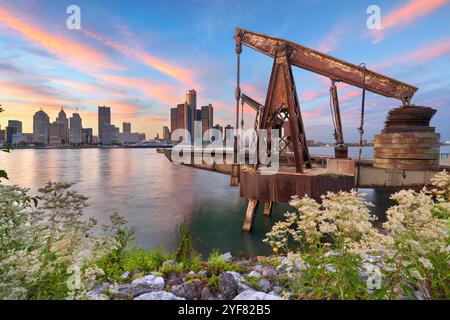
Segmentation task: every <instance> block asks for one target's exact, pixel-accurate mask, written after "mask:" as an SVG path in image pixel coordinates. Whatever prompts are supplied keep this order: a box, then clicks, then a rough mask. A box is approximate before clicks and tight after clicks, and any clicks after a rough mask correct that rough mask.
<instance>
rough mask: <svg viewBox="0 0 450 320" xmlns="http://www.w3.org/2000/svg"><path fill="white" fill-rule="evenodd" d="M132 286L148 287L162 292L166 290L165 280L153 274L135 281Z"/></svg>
mask: <svg viewBox="0 0 450 320" xmlns="http://www.w3.org/2000/svg"><path fill="white" fill-rule="evenodd" d="M131 284H132V285H140V284H143V285H147V286H151V287H152V288H154V290H155V291H159V290H162V289H163V288H164V278H163V277H160V276H155V275H153V274H149V275H147V276H144V277H142V278H139V279H136V280H134V281H133V282H132V283H131Z"/></svg>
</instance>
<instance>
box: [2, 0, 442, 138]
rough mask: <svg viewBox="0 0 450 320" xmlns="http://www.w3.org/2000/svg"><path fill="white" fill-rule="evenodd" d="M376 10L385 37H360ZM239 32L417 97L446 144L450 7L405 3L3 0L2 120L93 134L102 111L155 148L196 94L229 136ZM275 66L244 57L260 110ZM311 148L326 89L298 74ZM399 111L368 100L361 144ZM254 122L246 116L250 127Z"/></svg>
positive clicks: (325, 109)
mask: <svg viewBox="0 0 450 320" xmlns="http://www.w3.org/2000/svg"><path fill="white" fill-rule="evenodd" d="M71 4H76V5H78V6H79V7H80V8H81V30H69V29H67V28H66V19H67V17H68V15H67V14H66V8H67V7H68V6H69V5H71ZM370 4H376V5H378V6H379V7H380V9H381V26H382V29H381V30H380V31H377V32H373V31H371V30H369V29H368V28H367V27H366V20H367V18H368V16H369V15H368V14H367V13H366V9H367V7H368V6H369V5H370ZM236 27H241V28H244V29H248V30H252V31H256V32H260V33H265V34H269V35H272V36H276V37H281V38H285V39H288V40H291V41H294V42H297V43H299V44H302V45H304V46H307V47H311V48H314V49H317V50H319V51H323V52H326V53H328V54H331V55H333V56H336V57H338V58H341V59H344V60H348V61H350V62H352V63H354V64H359V63H361V62H364V63H366V64H367V66H368V68H369V69H372V70H374V71H377V72H380V73H383V74H386V75H388V76H391V77H394V78H396V79H398V80H401V81H404V82H407V83H410V84H412V85H415V86H417V87H419V91H418V92H417V94H416V96H415V97H414V99H413V103H415V104H417V105H426V106H431V107H434V108H436V109H437V110H438V113H437V115H436V116H435V118H434V119H433V122H432V123H433V125H434V126H436V127H437V131H438V132H440V133H441V136H442V139H443V140H450V126H448V123H449V119H450V108H449V103H450V96H449V88H450V77H449V76H450V63H449V62H450V34H449V30H450V5H449V1H448V0H427V1H425V0H409V1H408V0H401V1H375V2H374V1H345V2H343V1H319V0H307V1H270V0H266V1H250V0H248V1H244V0H242V1H237V0H234V1H217V0H216V1H215V0H210V1H200V0H191V1H119V0H110V1H93V0H91V1H76V0H69V1H65V0H61V1H50V0H48V1H45V0H41V1H37V0H24V1H20V2H19V1H16V2H11V1H7V0H0V71H1V72H0V104H2V105H3V107H4V108H5V109H6V112H5V113H4V114H2V116H1V118H0V125H2V127H4V126H5V125H6V121H7V119H18V120H22V121H23V122H24V130H25V131H31V130H32V129H31V128H32V116H33V114H34V112H36V111H37V110H39V108H43V109H44V110H45V111H46V112H47V113H48V114H49V115H50V117H51V118H52V119H54V118H55V117H56V114H57V112H58V111H59V109H60V108H61V106H64V108H65V109H66V110H67V113H68V114H69V115H70V114H71V113H72V112H75V110H76V109H78V112H79V113H80V114H81V116H82V118H83V126H84V127H93V128H94V131H96V130H97V114H96V111H97V105H108V106H110V107H111V108H112V120H113V122H114V123H115V124H116V125H120V124H121V122H122V121H125V120H128V121H131V122H132V124H133V127H134V130H135V131H142V132H145V133H147V134H148V135H149V136H150V137H153V136H155V135H156V133H157V132H158V133H160V134H161V132H162V130H161V129H162V126H163V125H168V124H169V108H170V107H173V106H174V105H175V104H176V103H181V102H183V101H184V94H185V91H186V90H188V89H191V88H195V89H196V90H197V92H198V102H199V104H200V105H204V104H208V103H212V104H213V105H214V106H215V114H214V116H215V120H214V122H215V123H220V124H222V125H226V124H228V123H231V124H234V122H235V120H234V118H233V116H234V85H235V60H236V57H235V52H234V41H233V33H234V30H235V28H236ZM271 66H272V60H271V59H270V58H269V57H266V56H264V55H262V54H260V53H257V52H254V51H253V50H251V49H249V48H244V51H243V53H242V68H241V73H242V84H243V85H242V90H243V92H246V93H247V94H248V95H250V96H252V97H254V98H256V99H257V100H259V101H260V102H264V99H265V95H266V92H265V91H266V90H267V85H268V81H269V76H270V70H271ZM294 76H295V80H296V85H297V90H298V94H299V98H300V104H301V110H302V112H303V114H304V122H305V128H306V133H307V136H308V138H309V139H314V140H322V141H332V139H333V137H332V130H331V118H330V112H329V97H328V86H329V80H328V79H326V78H323V77H320V76H317V75H314V74H312V73H310V72H308V71H305V70H300V69H296V70H295V71H294ZM339 95H340V98H341V104H342V117H343V123H344V130H345V131H344V135H345V137H346V139H347V140H348V141H355V140H356V139H357V130H356V128H357V126H358V122H359V108H360V99H361V97H360V95H361V92H360V89H358V88H353V87H350V86H347V87H345V86H344V87H342V88H341V89H340V90H339ZM398 105H399V102H398V101H396V100H393V99H389V98H385V97H380V96H377V95H375V94H368V95H367V116H366V119H367V122H366V138H367V139H369V140H370V139H371V138H372V136H373V135H374V134H376V133H377V132H379V131H380V130H381V129H382V127H383V122H384V120H385V117H386V113H387V111H388V110H389V109H390V108H393V107H397V106H398ZM252 121H253V114H252V112H251V111H250V110H246V124H247V125H250V124H251V122H252Z"/></svg>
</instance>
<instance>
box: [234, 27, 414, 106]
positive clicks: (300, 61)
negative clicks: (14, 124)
mask: <svg viewBox="0 0 450 320" xmlns="http://www.w3.org/2000/svg"><path fill="white" fill-rule="evenodd" d="M235 39H236V41H240V42H241V43H242V44H244V45H246V46H248V47H250V48H253V49H255V50H257V51H259V52H261V53H264V54H266V55H268V56H270V57H275V56H276V53H277V51H278V50H279V48H281V47H287V48H288V51H289V63H290V64H292V65H295V66H297V67H299V68H302V69H305V70H309V71H312V72H314V73H318V74H320V75H323V76H325V77H328V78H330V79H332V80H334V81H342V82H345V83H348V84H350V85H353V86H355V87H359V88H361V86H362V83H363V79H364V72H363V69H362V68H361V67H359V66H357V65H354V64H352V63H349V62H346V61H344V60H340V59H337V58H334V57H332V56H330V55H327V54H324V53H321V52H319V51H316V50H313V49H310V48H307V47H304V46H301V45H299V44H297V43H293V42H290V41H287V40H283V39H279V38H274V37H271V36H267V35H264V34H260V33H256V32H252V31H248V30H244V29H239V28H237V29H236V33H235ZM365 72H366V75H365V76H366V80H365V81H366V83H365V88H366V89H367V90H369V91H371V92H374V93H378V94H381V95H383V96H386V97H390V98H395V99H399V100H402V101H403V103H404V104H409V101H410V100H411V98H412V97H413V95H414V94H415V92H416V91H417V90H418V88H416V87H414V86H412V85H410V84H407V83H404V82H400V81H398V80H395V79H393V78H389V77H387V76H384V75H382V74H380V73H376V72H374V71H371V70H369V69H366V71H365Z"/></svg>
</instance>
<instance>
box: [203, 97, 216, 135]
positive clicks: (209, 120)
mask: <svg viewBox="0 0 450 320" xmlns="http://www.w3.org/2000/svg"><path fill="white" fill-rule="evenodd" d="M201 110H202V137H204V138H203V139H205V140H210V139H211V137H205V132H206V131H207V130H209V129H212V127H213V121H214V119H213V106H212V105H211V104H209V105H207V106H203V107H202V108H201Z"/></svg>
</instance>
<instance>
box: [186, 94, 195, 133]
mask: <svg viewBox="0 0 450 320" xmlns="http://www.w3.org/2000/svg"><path fill="white" fill-rule="evenodd" d="M186 104H187V105H188V107H189V109H188V111H189V113H190V116H189V122H190V124H189V128H190V129H189V132H190V133H191V138H192V139H194V121H195V117H196V116H197V92H196V91H195V90H194V89H191V90H188V91H186Z"/></svg>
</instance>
